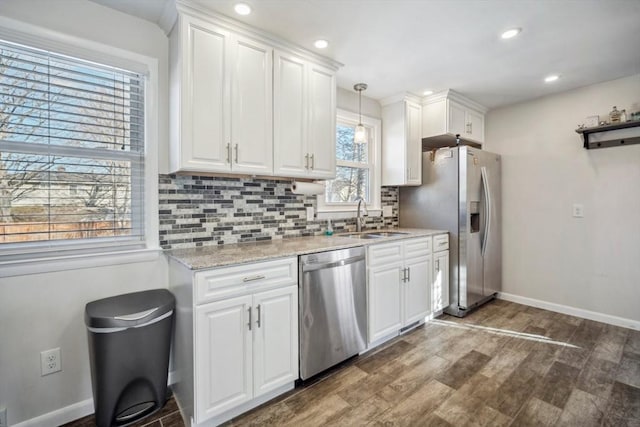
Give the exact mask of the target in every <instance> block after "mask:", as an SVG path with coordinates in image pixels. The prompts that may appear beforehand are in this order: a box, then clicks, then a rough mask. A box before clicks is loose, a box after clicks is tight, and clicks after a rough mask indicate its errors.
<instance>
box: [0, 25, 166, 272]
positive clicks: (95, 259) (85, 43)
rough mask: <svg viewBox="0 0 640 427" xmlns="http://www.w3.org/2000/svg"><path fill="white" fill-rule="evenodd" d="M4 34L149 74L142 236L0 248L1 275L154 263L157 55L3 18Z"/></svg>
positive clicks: (8, 38) (11, 39) (0, 32)
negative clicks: (120, 239)
mask: <svg viewBox="0 0 640 427" xmlns="http://www.w3.org/2000/svg"><path fill="white" fill-rule="evenodd" d="M0 38H2V39H4V40H6V41H8V42H12V43H17V44H21V45H25V46H29V47H33V48H36V49H42V50H48V51H52V52H55V53H57V54H62V55H67V56H70V57H72V58H77V59H80V60H85V61H90V62H95V63H97V64H102V65H107V66H111V67H116V68H122V69H127V70H130V71H133V72H137V73H140V74H142V75H144V76H145V82H144V91H145V99H144V102H145V111H144V139H143V144H144V155H143V158H142V161H143V183H144V189H143V197H142V199H141V200H140V201H139V203H141V204H143V206H144V214H143V219H142V221H143V224H142V229H143V232H142V238H141V239H136V242H135V243H134V244H132V242H131V241H128V242H127V241H122V242H119V241H109V240H108V239H105V240H104V241H100V242H95V241H93V242H92V241H89V240H90V239H87V240H78V241H77V242H74V244H70V243H69V241H65V240H60V241H55V240H54V241H42V242H31V243H32V244H31V245H27V244H25V245H23V246H22V247H16V246H14V247H12V248H11V249H9V250H5V251H2V250H0V277H8V276H17V275H22V274H33V273H43V272H51V271H64V270H71V269H76V268H86V267H93V266H100V265H114V264H121V263H131V262H141V261H150V260H153V259H156V258H157V257H158V256H159V254H160V253H161V248H160V246H159V237H158V139H159V129H158V128H159V120H158V110H159V108H158V97H159V64H158V62H159V61H158V59H157V58H152V57H149V56H146V55H141V54H138V53H134V52H131V51H128V50H124V49H120V48H116V47H113V46H108V45H104V44H101V43H97V42H93V41H90V40H86V39H81V38H78V37H74V36H69V35H66V34H63V33H59V32H56V31H52V30H48V29H44V28H40V27H35V26H33V25H30V24H25V23H22V22H19V21H14V20H9V19H6V18H3V17H0Z"/></svg>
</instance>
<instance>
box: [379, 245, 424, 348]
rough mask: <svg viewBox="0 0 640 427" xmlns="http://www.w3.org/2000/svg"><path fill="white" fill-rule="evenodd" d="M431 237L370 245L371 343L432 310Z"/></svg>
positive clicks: (421, 317) (419, 318) (417, 319)
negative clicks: (430, 295)
mask: <svg viewBox="0 0 640 427" xmlns="http://www.w3.org/2000/svg"><path fill="white" fill-rule="evenodd" d="M431 243H432V241H431V237H427V238H416V239H407V240H404V241H399V242H393V243H383V244H376V245H370V246H369V247H368V251H369V252H368V263H369V264H368V270H369V283H368V301H369V304H368V320H369V333H368V337H369V343H373V342H375V341H378V340H380V339H382V338H385V337H388V336H389V335H391V334H393V333H395V332H397V331H399V330H400V329H401V328H403V327H404V326H407V325H410V324H411V323H414V322H416V321H419V320H421V319H424V318H425V317H426V316H427V315H428V314H429V312H430V307H431V306H430V300H429V292H430V283H431V268H432V267H431V259H432V258H431Z"/></svg>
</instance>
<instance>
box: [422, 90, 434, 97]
mask: <svg viewBox="0 0 640 427" xmlns="http://www.w3.org/2000/svg"><path fill="white" fill-rule="evenodd" d="M422 94H423V95H424V96H429V95H432V94H433V91H432V90H425V91H424V92H422Z"/></svg>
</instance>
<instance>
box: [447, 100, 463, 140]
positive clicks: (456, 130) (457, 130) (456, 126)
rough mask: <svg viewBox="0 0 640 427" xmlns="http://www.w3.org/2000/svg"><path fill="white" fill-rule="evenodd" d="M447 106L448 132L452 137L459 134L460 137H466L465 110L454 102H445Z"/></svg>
mask: <svg viewBox="0 0 640 427" xmlns="http://www.w3.org/2000/svg"><path fill="white" fill-rule="evenodd" d="M447 102H448V104H449V111H448V115H447V117H448V123H447V124H448V126H447V128H448V132H449V133H450V134H452V135H455V134H459V135H460V136H461V137H463V138H464V137H465V136H467V135H468V134H467V118H466V109H465V108H464V107H463V106H462V105H460V104H458V103H457V102H454V101H447Z"/></svg>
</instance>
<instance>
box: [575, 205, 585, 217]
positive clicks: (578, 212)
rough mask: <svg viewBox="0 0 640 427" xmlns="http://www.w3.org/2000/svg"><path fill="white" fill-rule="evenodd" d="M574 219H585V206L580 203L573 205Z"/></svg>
mask: <svg viewBox="0 0 640 427" xmlns="http://www.w3.org/2000/svg"><path fill="white" fill-rule="evenodd" d="M573 217H574V218H583V217H584V205H582V204H580V203H574V204H573Z"/></svg>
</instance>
